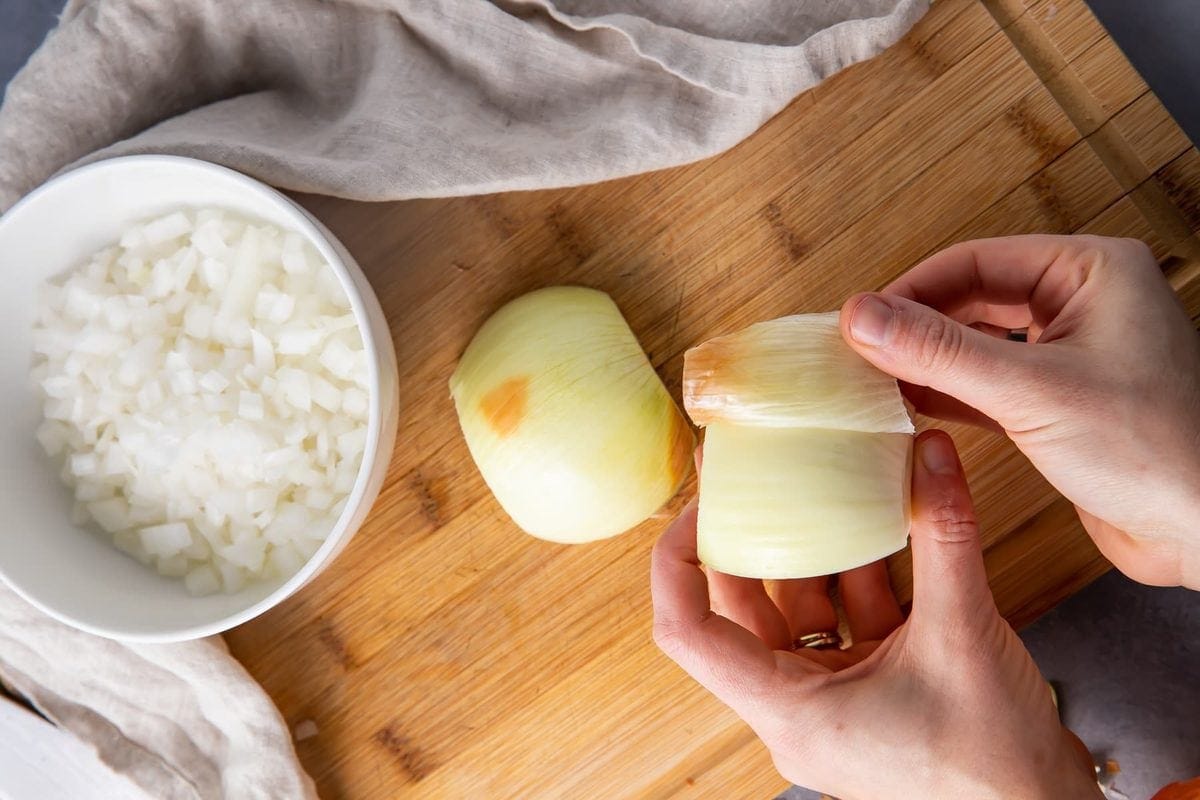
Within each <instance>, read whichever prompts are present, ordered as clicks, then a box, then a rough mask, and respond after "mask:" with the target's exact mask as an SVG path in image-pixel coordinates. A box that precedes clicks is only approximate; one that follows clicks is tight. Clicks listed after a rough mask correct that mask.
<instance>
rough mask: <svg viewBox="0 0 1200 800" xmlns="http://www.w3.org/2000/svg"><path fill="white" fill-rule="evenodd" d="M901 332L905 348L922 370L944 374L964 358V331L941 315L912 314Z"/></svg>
mask: <svg viewBox="0 0 1200 800" xmlns="http://www.w3.org/2000/svg"><path fill="white" fill-rule="evenodd" d="M900 330H901V332H902V336H903V337H904V343H903V344H904V345H905V349H906V350H907V351H908V352H910V353H912V355H913V358H914V359H915V360H916V362H917V364H918V366H920V367H922V368H923V369H927V370H931V371H943V370H946V369H949V368H951V367H952V366H953V365H954V364H955V363H957V362H958V361H959V360H960V359H961V357H962V349H963V336H962V331H961V330H959V328H958V326H957V325H956V324H955V323H953V322H952V321H950V320H948V319H947V318H945V317H943V316H942V315H940V314H927V313H917V314H913V315H911V316H910V317H909V320H908V324H907V325H902V326H900Z"/></svg>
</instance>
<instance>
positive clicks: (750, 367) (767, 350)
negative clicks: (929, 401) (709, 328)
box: [683, 311, 913, 433]
mask: <svg viewBox="0 0 1200 800" xmlns="http://www.w3.org/2000/svg"><path fill="white" fill-rule="evenodd" d="M683 376H684V377H683V402H684V406H685V407H686V408H687V413H688V416H690V417H691V418H692V421H693V422H695V423H696V424H697V425H701V426H703V425H707V424H709V423H710V422H732V423H738V424H742V425H756V426H769V427H778V428H794V427H807V428H831V429H837V430H852V431H865V432H871V433H912V432H913V424H912V420H911V419H910V418H909V415H908V413H907V412H906V411H905V408H904V403H903V400H902V398H901V396H900V389H899V387H898V386H897V385H896V380H895V379H894V378H892V377H891V376H889V375H886V374H884V373H883V372H880V371H879V370H878V369H876V368H875V367H874V366H872V365H871V364H870V363H869V362H867V361H866V360H865V359H863V357H862V356H860V355H858V353H855V352H854V351H853V350H851V349H850V347H849V346H848V345H847V344H846V343H845V342H844V341H843V340H842V334H841V331H840V329H839V328H838V312H836V311H832V312H828V313H824V314H796V315H793V316H790V317H780V318H779V319H773V320H768V321H766V322H760V323H758V324H756V325H751V326H750V327H748V328H745V329H743V330H740V331H738V332H736V333H733V334H730V335H728V336H718V337H716V338H714V339H709V340H708V341H706V342H704V343H703V344H700V345H697V346H696V347H693V348H691V349H690V350H688V351H687V353H685V354H684V369H683Z"/></svg>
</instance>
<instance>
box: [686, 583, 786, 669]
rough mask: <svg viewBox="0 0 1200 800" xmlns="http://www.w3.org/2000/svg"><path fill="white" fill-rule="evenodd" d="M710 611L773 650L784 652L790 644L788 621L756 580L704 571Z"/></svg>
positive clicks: (765, 588) (761, 584) (764, 587)
mask: <svg viewBox="0 0 1200 800" xmlns="http://www.w3.org/2000/svg"><path fill="white" fill-rule="evenodd" d="M706 573H707V575H708V591H709V596H710V598H711V602H712V608H713V610H714V611H716V612H717V613H718V614H721V615H722V616H724V617H728V618H729V619H731V620H733V621H734V622H736V623H737V624H738V625H741V626H742V627H743V628H745V629H746V630H748V631H750V632H751V633H753V634H754V635H755V636H757V637H758V638H759V639H762V640H763V642H765V643H766V645H767V647H770V648H771V649H772V650H786V649H787V648H788V646H789V645H790V644H791V643H792V636H791V634H790V631H789V629H788V623H787V620H785V619H784V618H783V614H781V613H780V611H779V607H778V606H776V605H775V603H774V602H773V601H772V600H771V598H770V596H769V595H768V594H767V587H766V586H764V585H763V582H762V581H761V580H759V579H757V578H741V577H738V576H736V575H726V574H725V573H724V572H718V571H717V570H715V569H708V570H706Z"/></svg>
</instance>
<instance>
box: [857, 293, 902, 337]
mask: <svg viewBox="0 0 1200 800" xmlns="http://www.w3.org/2000/svg"><path fill="white" fill-rule="evenodd" d="M893 316H894V312H893V311H892V307H891V306H889V305H888V304H887V303H885V302H883V301H882V300H880V299H879V298H878V297H875V296H874V295H867V296H866V297H864V298H863V299H862V300H861V301H860V302H859V304H858V306H857V307H856V308H855V309H854V314H853V316H851V317H850V335H851V336H853V337H854V341H856V342H858V343H859V344H865V345H870V346H871V347H878V346H879V345H882V344H887V342H888V340H889V339H890V338H891V334H892V317H893Z"/></svg>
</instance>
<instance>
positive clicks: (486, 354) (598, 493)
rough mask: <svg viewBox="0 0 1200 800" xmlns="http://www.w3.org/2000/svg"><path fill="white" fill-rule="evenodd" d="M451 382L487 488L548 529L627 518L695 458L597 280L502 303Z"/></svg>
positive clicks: (537, 529)
mask: <svg viewBox="0 0 1200 800" xmlns="http://www.w3.org/2000/svg"><path fill="white" fill-rule="evenodd" d="M450 393H451V395H452V396H453V398H454V403H455V406H456V408H457V411H458V419H459V423H460V424H461V426H462V430H463V434H464V436H465V437H466V440H467V446H468V448H469V449H470V451H471V456H472V458H474V460H475V463H476V464H477V465H478V467H479V471H480V472H481V473H482V474H483V478H484V480H485V481H486V482H487V484H488V486H489V487H490V488H491V490H492V493H493V494H494V495H495V496H496V499H497V500H498V501H499V502H500V505H501V506H502V507H503V508H504V510H505V511H506V512H507V513H508V515H509V516H510V517H512V519H513V521H514V522H516V523H517V525H518V526H520V527H521V528H522V529H523V530H525V531H526V532H528V533H530V534H532V535H534V536H537V537H539V538H542V539H548V540H551V541H556V542H586V541H591V540H594V539H601V538H604V537H608V536H613V535H615V534H618V533H621V532H623V531H625V530H628V529H629V528H631V527H633V526H634V525H637V524H638V523H639V522H642V521H643V520H645V519H646V518H648V517H649V516H650V515H652V514H653V513H654V512H656V511H657V510H658V509H659V508H661V507H662V505H663V504H664V503H666V501H667V500H669V499H670V498H671V497H672V496H673V495H674V494H675V492H676V491H677V490H678V489H679V486H680V484H681V483H682V482H683V480H684V479H685V478H686V477H687V475H688V473H689V471H690V469H691V462H692V450H693V449H694V447H695V437H694V436H693V434H692V431H691V428H690V427H689V426H688V424H687V421H686V419H685V418H684V416H683V414H682V413H681V412H680V410H679V407H678V406H677V405H676V404H675V401H674V400H672V399H671V396H670V394H669V393H668V392H667V390H666V387H664V386H663V384H662V381H661V380H660V379H659V377H658V374H657V373H656V372H655V371H654V367H653V366H651V364H650V361H649V359H647V358H646V354H645V353H644V352H642V349H641V347H640V346H639V345H638V342H637V339H636V338H635V336H634V335H633V331H631V330H630V329H629V325H628V324H627V323H626V322H625V319H624V317H622V316H621V312H620V311H619V310H618V309H617V306H616V304H614V303H613V301H612V300H611V299H610V298H609V297H608V295H606V294H604V293H603V292H600V291H597V290H595V289H587V288H583V287H577V286H556V287H551V288H547V289H540V290H538V291H535V292H531V293H530V294H527V295H524V296H523V297H520V298H518V299H516V300H514V301H512V302H510V303H509V304H507V305H506V306H504V307H503V308H501V309H500V310H499V311H497V312H496V313H495V314H494V315H493V316H492V317H491V318H490V319H489V320H488V321H487V322H486V323H485V324H484V325H483V327H482V328H480V329H479V332H478V333H477V334H476V335H475V338H474V339H473V340H472V341H471V343H470V345H469V346H468V347H467V349H466V352H464V353H463V357H462V360H461V361H460V362H459V365H458V368H457V369H456V370H455V372H454V375H453V376H452V377H451V379H450Z"/></svg>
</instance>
